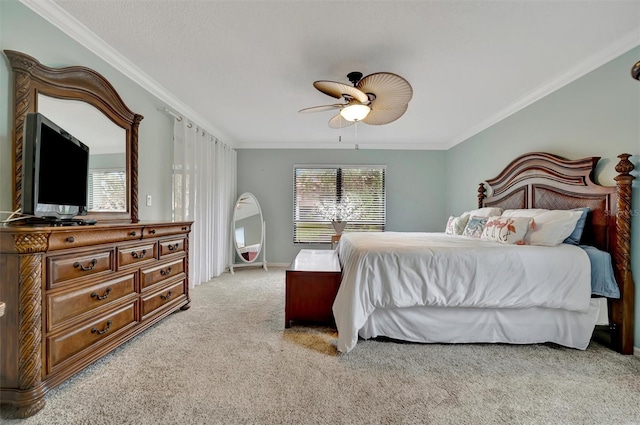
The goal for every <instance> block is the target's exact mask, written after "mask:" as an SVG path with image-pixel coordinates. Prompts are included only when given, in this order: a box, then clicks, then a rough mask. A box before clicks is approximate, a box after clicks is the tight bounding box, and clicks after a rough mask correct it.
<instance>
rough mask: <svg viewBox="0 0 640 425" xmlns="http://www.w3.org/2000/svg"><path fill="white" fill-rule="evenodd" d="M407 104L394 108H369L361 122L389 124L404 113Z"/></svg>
mask: <svg viewBox="0 0 640 425" xmlns="http://www.w3.org/2000/svg"><path fill="white" fill-rule="evenodd" d="M408 106H409V105H407V104H406V103H405V104H404V106H401V107H399V108H395V109H374V108H373V107H372V108H371V111H369V114H368V115H367V116H366V117H364V119H363V120H362V122H363V123H365V124H369V125H383V124H389V123H390V122H393V121H395V120H397V119H398V118H400V117H401V116H403V115H404V113H405V112H406V111H407V108H408Z"/></svg>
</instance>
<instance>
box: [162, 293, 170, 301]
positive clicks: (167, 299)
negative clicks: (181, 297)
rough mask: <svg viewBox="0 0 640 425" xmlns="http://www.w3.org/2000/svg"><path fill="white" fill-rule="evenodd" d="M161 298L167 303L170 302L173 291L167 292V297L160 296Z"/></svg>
mask: <svg viewBox="0 0 640 425" xmlns="http://www.w3.org/2000/svg"><path fill="white" fill-rule="evenodd" d="M160 298H162V299H163V300H165V301H169V300H170V299H171V291H169V292H167V295H162V294H160Z"/></svg>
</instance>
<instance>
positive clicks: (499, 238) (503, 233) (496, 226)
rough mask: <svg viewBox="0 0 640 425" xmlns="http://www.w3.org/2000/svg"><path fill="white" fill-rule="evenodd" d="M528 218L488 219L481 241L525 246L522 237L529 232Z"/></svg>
mask: <svg viewBox="0 0 640 425" xmlns="http://www.w3.org/2000/svg"><path fill="white" fill-rule="evenodd" d="M532 221H533V219H532V218H530V217H489V220H487V224H486V225H485V226H484V230H483V231H482V236H480V238H481V239H484V240H488V241H494V242H502V243H508V244H515V245H525V241H524V237H525V236H526V234H527V232H528V231H529V227H530V226H531V222H532Z"/></svg>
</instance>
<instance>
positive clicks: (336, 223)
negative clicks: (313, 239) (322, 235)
mask: <svg viewBox="0 0 640 425" xmlns="http://www.w3.org/2000/svg"><path fill="white" fill-rule="evenodd" d="M331 224H333V229H334V230H335V231H336V235H341V234H342V231H343V230H344V227H345V226H346V225H347V222H346V221H344V220H332V221H331Z"/></svg>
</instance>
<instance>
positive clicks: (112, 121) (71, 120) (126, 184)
mask: <svg viewBox="0 0 640 425" xmlns="http://www.w3.org/2000/svg"><path fill="white" fill-rule="evenodd" d="M4 53H5V55H6V56H7V57H8V58H9V62H10V64H11V68H12V69H13V72H14V76H15V77H14V85H15V104H14V105H15V106H14V117H15V120H14V128H13V134H14V141H15V142H14V147H13V153H14V159H13V208H14V210H17V209H18V208H21V207H22V152H23V151H22V142H23V139H24V138H23V136H24V134H23V133H24V120H25V117H26V114H27V113H29V112H40V113H42V114H43V115H45V116H46V117H47V118H49V119H51V120H52V121H54V122H55V123H56V124H58V125H59V126H60V127H62V128H64V129H65V130H67V131H69V132H70V133H73V134H74V135H76V137H78V139H80V140H81V141H82V142H83V143H85V144H87V145H89V147H90V149H91V156H90V165H89V166H90V174H91V176H92V178H91V180H92V181H95V182H103V183H105V184H109V185H110V189H109V191H108V196H107V195H105V193H104V192H105V191H104V190H102V191H100V187H101V185H100V184H97V183H96V184H91V182H90V193H89V211H88V214H87V218H91V219H95V220H99V221H100V222H130V223H137V222H138V126H139V124H140V121H141V120H142V118H143V117H142V115H138V114H136V113H134V112H132V111H131V110H130V109H129V108H128V107H127V106H126V105H125V104H124V102H123V101H122V99H121V98H120V96H119V95H118V93H117V92H116V90H115V89H114V88H113V86H112V85H111V84H110V83H109V82H108V81H107V80H106V79H105V78H104V77H103V76H102V75H100V74H98V73H97V72H95V71H93V70H92V69H89V68H85V67H80V66H72V67H66V68H58V69H55V68H49V67H46V66H44V65H42V64H41V63H40V62H38V61H37V60H36V59H34V58H32V57H31V56H28V55H26V54H24V53H20V52H15V51H12V50H5V51H4ZM102 186H104V185H102Z"/></svg>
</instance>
